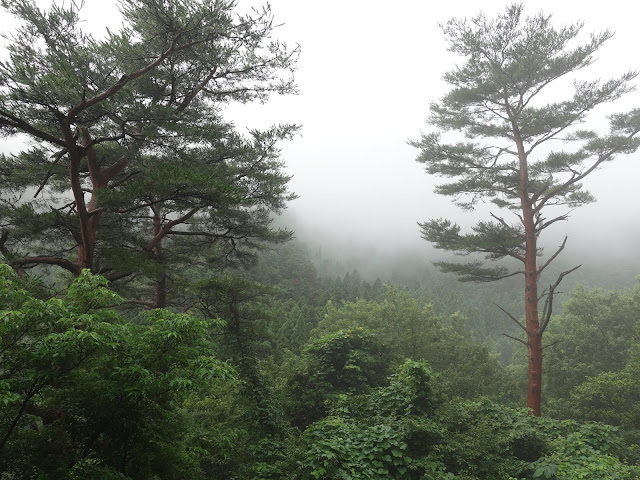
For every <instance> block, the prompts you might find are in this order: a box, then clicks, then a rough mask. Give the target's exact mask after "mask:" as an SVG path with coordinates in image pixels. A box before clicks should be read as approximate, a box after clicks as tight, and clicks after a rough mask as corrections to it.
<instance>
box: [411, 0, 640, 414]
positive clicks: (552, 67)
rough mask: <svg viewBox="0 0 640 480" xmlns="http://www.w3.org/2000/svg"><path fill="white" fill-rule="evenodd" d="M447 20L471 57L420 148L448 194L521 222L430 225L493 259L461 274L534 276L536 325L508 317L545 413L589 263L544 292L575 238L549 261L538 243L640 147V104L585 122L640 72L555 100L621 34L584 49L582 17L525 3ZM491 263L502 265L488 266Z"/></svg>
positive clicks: (463, 248)
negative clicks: (554, 358) (546, 353)
mask: <svg viewBox="0 0 640 480" xmlns="http://www.w3.org/2000/svg"><path fill="white" fill-rule="evenodd" d="M442 28H443V31H444V34H445V36H446V38H447V40H448V49H449V50H450V51H452V52H454V53H457V54H459V55H461V56H463V57H465V61H464V62H463V63H462V64H461V65H460V66H458V67H456V68H455V69H453V70H452V71H450V72H448V73H447V74H446V75H445V76H444V80H445V81H446V82H447V83H448V84H449V85H450V86H451V89H450V91H449V92H448V93H447V94H446V95H445V96H444V97H443V98H442V99H441V101H440V102H438V103H434V104H432V105H431V116H430V118H429V123H430V124H431V125H433V126H434V127H436V129H437V131H436V132H433V133H428V134H424V135H423V136H422V138H421V139H420V140H417V141H414V142H412V144H413V145H414V146H415V147H417V148H419V149H420V154H419V156H418V158H417V160H418V162H420V163H423V164H424V165H425V168H426V171H427V172H428V173H429V174H432V175H437V176H440V177H443V178H445V179H446V182H445V183H443V184H441V185H439V186H438V187H437V188H436V192H437V193H439V194H442V195H447V196H451V197H453V198H454V201H455V203H456V204H457V205H459V206H461V207H462V208H464V209H473V208H474V207H475V206H476V204H477V202H479V201H484V200H488V201H490V202H491V203H492V204H493V205H494V206H495V207H497V208H499V209H502V210H506V211H507V212H510V213H511V214H513V215H514V217H515V219H514V220H513V221H512V220H511V219H510V218H509V217H507V216H504V215H501V214H499V213H491V219H489V220H486V221H481V222H478V223H477V224H476V225H475V226H474V227H473V229H472V232H471V233H462V232H461V228H460V226H459V225H457V224H456V223H455V222H452V221H451V220H448V219H432V220H428V221H426V222H424V223H421V224H420V226H421V229H422V235H423V238H424V239H426V240H427V241H429V242H432V243H433V244H434V245H435V247H436V248H440V249H444V250H449V251H454V252H458V253H461V254H479V255H480V257H484V259H482V258H479V259H476V260H473V261H470V262H467V263H453V262H438V263H437V264H438V266H439V267H440V268H441V269H442V270H443V271H445V272H453V273H455V274H457V275H459V276H460V277H461V279H462V280H467V281H494V280H499V279H502V278H505V277H510V276H515V275H523V276H524V297H525V298H524V300H525V312H526V313H525V322H524V323H522V322H521V321H520V320H518V319H517V318H516V317H515V316H513V315H511V314H509V316H510V317H511V319H512V320H513V321H515V322H516V323H517V324H518V325H519V327H520V328H522V330H524V332H525V335H526V339H525V340H522V339H520V338H518V339H517V340H518V341H520V342H521V343H523V344H525V345H526V347H527V349H528V359H529V372H528V379H529V386H528V394H527V406H528V407H529V408H530V409H531V411H532V413H533V414H534V415H540V410H541V409H540V407H541V392H542V349H543V344H542V337H543V334H544V332H545V330H546V328H547V326H548V325H549V321H550V318H551V313H552V310H553V299H554V293H555V291H556V288H557V287H558V285H559V284H560V282H561V280H562V279H563V277H564V276H565V275H567V274H568V273H570V272H571V271H573V270H575V268H578V267H575V268H572V269H569V270H567V271H564V272H562V273H561V274H560V275H559V276H558V277H557V278H556V279H555V280H553V281H552V282H551V283H549V285H548V288H544V289H543V288H539V281H540V278H541V275H542V273H543V272H544V270H545V269H546V268H547V266H548V265H549V264H550V263H551V262H552V261H553V260H554V259H555V258H556V257H557V256H558V254H559V253H560V252H561V251H562V250H563V249H564V247H565V243H566V238H565V240H564V241H563V242H562V244H561V245H560V247H559V248H558V249H557V250H556V251H555V252H553V253H552V254H551V255H548V256H546V257H544V256H543V252H542V249H541V248H540V247H539V244H538V240H539V237H540V235H541V233H542V231H543V230H545V229H546V228H548V227H550V226H551V225H553V224H555V223H557V222H559V221H563V220H566V219H567V216H568V214H567V211H566V210H565V209H566V208H575V207H577V206H580V205H583V204H585V203H589V202H591V201H593V200H594V198H593V196H592V195H591V194H589V192H587V191H586V190H585V189H584V188H583V187H582V185H581V183H580V182H581V181H582V180H583V179H584V178H585V177H587V176H588V175H590V174H591V173H592V172H594V171H595V170H596V168H598V167H599V166H601V165H602V164H604V163H606V162H609V161H611V160H613V158H614V157H615V156H616V155H617V154H623V153H631V152H634V151H635V150H636V149H637V148H638V146H639V144H640V140H639V139H638V138H637V134H638V132H640V110H633V111H631V112H629V113H625V114H616V115H612V116H610V131H609V132H608V133H606V134H598V133H596V132H595V131H592V130H586V129H579V128H577V126H578V125H579V124H581V123H582V122H583V121H584V120H585V119H586V118H587V115H588V113H589V112H590V111H591V110H593V109H594V108H595V107H597V106H598V105H600V104H603V103H606V102H611V101H613V100H616V99H618V98H620V97H621V96H622V95H623V94H625V93H627V92H629V91H630V90H632V89H633V87H632V86H631V85H630V82H631V81H632V80H633V79H634V78H635V77H636V75H637V74H636V72H628V73H625V74H623V75H622V76H620V77H618V78H614V79H612V80H608V81H605V82H601V81H584V80H574V83H573V92H572V94H571V95H568V96H567V99H566V100H561V101H557V102H550V103H544V100H543V95H544V93H545V92H547V91H548V90H550V88H548V87H552V86H553V85H556V84H557V83H558V81H559V80H562V79H565V78H566V77H567V76H568V75H571V74H573V73H575V72H577V71H579V70H581V69H583V68H585V67H587V66H589V65H591V64H592V62H593V61H594V54H595V53H596V52H597V51H598V49H599V48H600V47H601V46H602V45H603V44H604V43H605V42H606V41H607V40H608V39H609V38H610V37H611V36H612V33H611V32H609V31H604V32H602V33H599V34H593V35H591V37H590V39H589V40H588V41H587V42H586V43H584V44H582V45H576V41H577V37H578V35H579V33H580V31H581V28H582V23H576V24H572V25H568V26H565V27H563V28H555V27H554V26H553V25H552V23H551V16H550V15H546V14H544V13H539V14H537V15H535V16H532V17H525V16H524V15H523V6H522V4H514V5H511V6H509V7H507V9H506V10H505V12H504V13H502V14H499V15H497V16H496V17H495V18H488V17H487V16H486V15H484V14H482V13H481V14H479V15H477V16H475V17H473V18H471V19H452V20H449V21H448V22H446V23H445V24H444V25H443V26H442ZM554 82H555V83H554ZM442 132H459V133H461V134H464V137H465V139H464V140H463V139H461V137H459V136H458V139H456V138H455V133H454V135H453V139H452V141H445V140H444V139H443V138H442V135H441V133H442ZM552 141H553V144H552V145H553V146H552V145H551V142H552ZM559 145H561V146H559ZM557 207H565V209H562V208H561V209H558V208H557ZM512 218H513V217H512ZM509 259H511V262H509V261H508V260H509ZM484 260H490V261H500V260H503V262H501V263H500V264H499V265H497V266H486V265H485V262H484ZM514 262H515V263H514ZM513 265H516V267H515V268H512V267H513ZM507 313H508V312H507Z"/></svg>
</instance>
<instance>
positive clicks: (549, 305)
mask: <svg viewBox="0 0 640 480" xmlns="http://www.w3.org/2000/svg"><path fill="white" fill-rule="evenodd" d="M581 266H582V265H578V266H577V267H573V268H571V269H569V270H565V271H564V272H562V273H561V274H560V275H558V279H557V280H556V283H554V284H553V285H549V295H548V296H547V299H546V300H545V302H544V309H543V311H542V326H541V327H540V335H542V334H543V333H544V331H545V330H546V329H547V326H549V320H550V319H551V313H552V311H553V294H554V292H555V289H556V288H557V287H558V285H560V282H561V281H562V279H563V278H564V277H566V276H567V275H569V274H570V273H572V272H575V271H576V270H577V269H579V268H580V267H581Z"/></svg>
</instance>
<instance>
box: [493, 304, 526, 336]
mask: <svg viewBox="0 0 640 480" xmlns="http://www.w3.org/2000/svg"><path fill="white" fill-rule="evenodd" d="M493 304H494V305H495V306H496V307H498V308H499V309H500V310H502V311H503V312H504V313H505V314H506V315H507V316H508V317H509V318H510V319H511V320H513V321H514V322H515V323H516V325H518V326H519V327H520V328H521V329H522V330H524V331H525V332H526V331H527V329H526V328H525V326H524V325H523V324H522V322H520V321H519V320H518V319H517V318H516V317H514V316H513V315H511V313H509V312H508V311H506V310H505V309H504V308H502V307H501V306H500V305H498V304H497V303H496V302H493Z"/></svg>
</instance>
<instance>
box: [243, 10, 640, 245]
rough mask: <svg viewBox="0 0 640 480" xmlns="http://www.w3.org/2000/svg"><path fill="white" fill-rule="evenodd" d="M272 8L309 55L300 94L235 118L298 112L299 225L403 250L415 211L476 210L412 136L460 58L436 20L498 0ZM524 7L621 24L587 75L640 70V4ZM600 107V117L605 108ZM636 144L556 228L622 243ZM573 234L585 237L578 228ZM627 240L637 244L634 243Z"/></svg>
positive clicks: (628, 223)
mask: <svg viewBox="0 0 640 480" xmlns="http://www.w3.org/2000/svg"><path fill="white" fill-rule="evenodd" d="M240 3H241V4H243V3H245V2H240ZM270 3H271V5H272V9H273V11H274V13H275V17H276V19H277V20H278V21H279V22H284V25H283V26H282V27H281V28H280V32H281V33H280V35H279V37H280V38H283V39H285V40H287V41H289V42H297V43H299V44H300V45H301V47H302V55H301V59H300V63H299V69H298V72H297V80H298V85H299V87H300V94H299V95H298V96H296V97H289V98H286V99H274V100H273V101H271V102H270V103H269V104H267V105H265V106H260V107H251V108H244V107H243V108H241V109H236V108H234V109H232V112H233V115H237V118H238V120H239V123H240V124H242V123H243V122H244V123H246V124H250V125H251V124H264V125H266V124H269V123H272V122H295V123H300V124H302V125H303V130H302V132H303V133H302V137H300V138H298V139H296V140H295V141H294V142H293V143H291V144H288V145H284V146H283V158H284V159H285V161H286V162H287V165H288V168H289V170H290V171H291V173H292V174H293V175H294V179H293V181H292V188H293V190H294V191H296V192H297V193H298V194H299V195H300V198H299V199H298V200H296V201H295V202H294V203H293V204H292V205H291V207H290V212H291V214H294V215H295V216H297V217H299V218H300V220H301V221H303V222H304V225H306V226H305V227H304V228H302V227H299V229H300V230H301V235H303V234H304V233H305V232H303V231H302V230H306V231H307V232H306V233H308V231H311V233H312V234H313V235H315V234H322V233H328V234H331V235H334V236H335V235H337V236H340V237H341V238H342V239H344V240H345V241H347V242H348V241H350V239H356V238H357V239H362V240H364V241H365V242H366V244H367V245H379V246H380V247H381V248H382V249H383V250H386V249H387V248H394V249H401V248H406V247H409V246H415V245H420V243H419V242H421V241H422V240H420V238H419V231H418V227H417V226H416V222H417V221H419V220H425V219H427V218H434V217H440V216H452V215H453V216H455V217H456V219H457V220H459V221H460V222H462V223H464V224H469V223H472V222H473V220H474V219H473V218H472V214H467V213H462V212H461V211H460V210H457V209H455V207H452V206H451V205H450V204H449V202H448V199H447V198H445V197H440V196H437V195H435V194H433V193H432V191H433V186H434V184H435V183H437V179H433V178H429V177H428V176H427V174H426V173H424V171H423V170H422V168H421V165H419V164H417V163H416V162H415V157H416V154H417V151H416V150H415V149H414V148H412V147H410V146H408V145H407V143H406V141H407V139H415V138H418V137H419V135H420V132H423V131H428V130H429V126H428V125H426V123H425V119H426V118H427V116H428V106H429V103H430V102H432V101H436V100H438V99H439V98H440V97H441V96H442V95H443V94H444V93H445V92H446V91H447V90H446V89H447V86H446V84H445V83H444V82H443V81H442V80H441V77H442V75H443V74H444V73H445V72H446V71H448V70H450V69H451V68H452V67H453V66H454V65H455V64H456V63H459V62H460V61H461V59H460V58H459V57H457V56H455V55H453V54H451V53H449V52H447V51H446V46H445V41H444V37H443V35H442V32H441V30H440V28H439V27H438V24H439V23H440V22H444V21H446V20H447V19H449V18H451V17H465V16H467V17H468V16H472V15H474V14H475V13H477V12H478V11H479V10H484V11H485V12H486V13H487V14H495V13H497V12H501V11H503V10H504V8H505V6H506V3H505V2H502V1H494V0H492V1H484V2H477V1H460V0H451V1H447V2H427V1H417V0H398V1H396V2H394V3H393V4H391V3H390V2H382V1H365V0H350V1H344V0H343V1H337V0H326V1H323V2H315V1H301V0H273V1H271V2H270ZM525 5H526V10H525V12H528V13H529V14H534V13H537V12H538V11H540V10H542V11H544V12H549V13H553V15H554V19H555V21H556V25H564V24H566V23H567V22H575V21H577V20H583V21H584V22H585V27H584V30H583V32H584V33H585V34H586V33H588V32H593V31H600V30H603V29H606V28H609V29H612V30H614V31H615V32H616V34H615V36H614V38H612V39H611V40H609V42H608V43H607V44H606V45H605V47H603V48H602V50H601V51H600V54H599V56H598V57H599V60H598V61H597V62H596V63H595V64H594V65H593V66H592V67H591V68H590V69H588V71H587V73H590V74H592V77H590V78H603V79H606V78H609V77H610V76H616V75H619V74H620V73H622V72H624V71H626V70H632V69H640V54H637V52H636V48H637V46H639V45H640V31H639V29H638V24H637V18H638V13H639V11H640V7H637V6H631V7H630V5H633V3H631V2H627V1H621V0H613V1H609V2H575V1H569V2H558V1H551V0H537V1H528V2H526V3H525ZM634 107H640V95H639V94H638V93H637V92H634V93H632V94H629V95H628V96H627V97H625V98H624V99H623V100H621V101H619V102H618V103H617V104H616V105H614V106H613V110H611V109H609V111H616V110H619V111H624V110H627V109H629V108H634ZM606 113H607V109H603V110H600V111H599V110H596V111H595V112H594V120H596V119H597V118H598V117H600V120H601V121H602V117H603V116H604V115H606ZM639 157H640V154H637V155H635V156H633V157H631V158H622V157H621V158H619V159H618V160H617V161H616V162H615V163H614V164H610V165H607V166H606V167H605V168H604V169H603V170H602V171H599V172H596V173H595V174H593V176H592V178H591V179H590V180H589V181H588V182H587V184H588V185H589V187H590V188H591V190H592V192H594V193H595V194H596V196H597V197H598V203H596V204H591V205H587V206H585V207H583V208H581V209H579V210H576V211H575V212H574V213H573V214H572V217H571V219H570V221H569V223H570V224H571V225H569V224H567V225H563V224H560V225H558V226H556V227H555V231H554V232H551V234H552V235H555V236H557V237H561V236H563V235H564V233H565V231H569V228H571V229H572V230H575V231H576V232H587V231H590V233H589V234H588V235H586V234H583V233H579V234H577V235H575V234H574V235H573V236H572V237H573V238H570V241H569V244H568V245H569V246H571V245H572V244H573V245H574V246H576V245H578V246H580V247H581V248H585V247H587V246H588V244H589V243H590V242H593V243H594V245H595V244H596V243H598V244H599V245H601V246H605V245H608V246H611V245H616V247H615V248H616V249H618V247H619V246H621V245H626V244H627V242H628V241H629V238H628V233H629V232H630V229H631V227H637V226H638V224H639V223H640V215H638V214H637V206H636V205H637V201H636V199H635V192H636V190H637V186H636V185H637V183H638V178H639V175H638V174H639V173H640V169H639V168H637V164H638V161H640V158H639ZM575 237H578V238H575ZM635 243H636V242H635V241H632V243H631V245H635Z"/></svg>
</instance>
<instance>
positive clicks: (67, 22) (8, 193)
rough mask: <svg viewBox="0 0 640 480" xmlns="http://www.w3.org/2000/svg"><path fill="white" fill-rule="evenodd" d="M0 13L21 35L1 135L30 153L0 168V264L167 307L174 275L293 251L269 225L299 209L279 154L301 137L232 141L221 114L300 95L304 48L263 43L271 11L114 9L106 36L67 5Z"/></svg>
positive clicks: (4, 88)
mask: <svg viewBox="0 0 640 480" xmlns="http://www.w3.org/2000/svg"><path fill="white" fill-rule="evenodd" d="M3 6H4V8H5V9H6V10H7V12H8V13H10V14H12V15H14V16H16V17H17V18H19V19H21V20H23V23H22V26H20V27H19V28H18V29H17V31H16V32H15V33H14V34H13V36H12V37H11V39H10V44H9V46H8V52H9V58H8V59H7V60H5V61H3V62H1V63H0V77H1V79H0V128H1V129H2V131H3V133H4V134H6V135H22V138H24V136H25V135H26V137H27V138H28V139H29V140H30V147H29V148H28V149H27V150H25V151H23V152H22V153H20V154H18V155H11V156H6V155H3V156H2V159H1V164H2V167H1V168H0V182H1V184H2V190H3V196H2V202H1V205H0V225H1V228H2V231H1V234H0V252H2V255H3V256H4V258H5V259H6V261H8V262H9V263H11V264H12V265H14V266H16V267H20V268H22V269H25V268H30V267H33V266H35V265H57V266H59V267H62V268H63V269H66V270H68V271H70V272H72V273H73V274H74V275H78V274H79V273H80V271H81V270H82V269H83V268H89V269H91V270H92V271H94V272H101V273H102V274H104V275H106V276H107V277H108V278H110V279H112V280H115V279H118V278H123V277H129V278H130V277H131V276H132V275H134V274H144V276H146V277H147V278H150V279H151V280H152V282H155V286H156V295H155V300H154V301H151V300H149V303H150V304H154V305H157V306H162V305H164V304H165V303H166V281H167V275H166V274H167V272H168V271H170V270H171V268H170V266H176V265H180V264H185V263H186V264H195V263H197V262H210V263H211V264H215V263H216V262H218V263H219V264H228V263H229V262H240V263H247V262H250V261H251V259H252V258H253V255H252V253H251V251H252V249H253V248H255V247H256V246H259V245H260V244H262V243H264V242H274V241H275V242H278V241H282V240H285V239H287V238H289V236H290V233H289V232H287V231H285V230H281V229H274V228H273V227H272V226H271V225H270V224H271V214H272V213H273V212H278V211H280V210H282V209H283V208H284V207H285V205H286V202H287V200H289V199H291V198H293V195H292V194H291V193H290V192H289V191H288V190H287V182H288V180H289V177H288V176H287V175H286V174H284V173H283V172H282V163H281V162H280V160H279V159H278V153H279V150H278V147H277V145H278V142H279V141H281V140H284V139H290V138H291V137H292V136H293V135H295V133H296V131H297V129H298V127H296V126H294V125H276V126H274V127H272V128H270V129H268V130H267V131H250V132H249V133H248V134H247V135H241V134H240V133H238V132H237V131H236V130H235V127H234V126H233V124H232V123H230V122H229V121H227V120H225V119H224V116H223V107H224V105H226V104H228V103H229V102H250V101H263V100H265V99H266V98H268V96H269V95H270V94H272V93H279V94H286V93H295V91H296V89H295V84H294V83H293V79H292V76H291V75H292V72H293V70H294V68H295V63H296V59H297V56H298V49H297V48H293V49H290V48H288V47H287V46H286V45H285V44H282V43H279V42H278V41H276V40H273V39H271V34H272V32H273V29H274V24H273V15H272V13H271V10H270V8H269V7H268V6H266V7H264V8H262V9H256V10H253V11H252V12H251V13H248V14H239V13H236V11H235V8H234V2H231V1H219V0H203V1H199V2H188V1H181V0H174V1H170V2H164V1H159V0H123V1H122V2H120V10H121V13H122V17H123V25H122V27H120V28H119V29H117V30H109V31H108V33H107V35H106V37H104V38H94V36H93V35H92V34H91V32H85V31H83V30H82V28H81V26H82V25H81V23H80V17H79V15H80V11H79V7H78V5H77V4H76V3H74V2H70V3H68V4H63V5H62V6H59V5H57V4H54V5H53V6H52V7H51V8H50V9H49V10H42V9H40V8H39V7H38V6H37V3H36V2H33V1H30V0H20V1H18V2H3ZM194 249H195V250H194ZM194 251H197V252H198V255H195V254H194ZM196 257H197V258H196ZM173 271H175V269H174V270H173Z"/></svg>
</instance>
